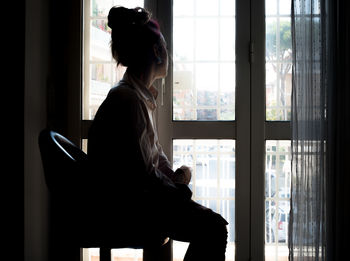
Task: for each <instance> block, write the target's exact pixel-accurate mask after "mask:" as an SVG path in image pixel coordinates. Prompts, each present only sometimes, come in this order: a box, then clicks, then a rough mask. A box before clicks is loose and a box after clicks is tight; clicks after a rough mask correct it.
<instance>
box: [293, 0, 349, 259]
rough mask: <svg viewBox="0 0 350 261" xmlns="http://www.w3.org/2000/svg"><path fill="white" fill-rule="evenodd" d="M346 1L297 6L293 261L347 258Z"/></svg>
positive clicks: (300, 0)
mask: <svg viewBox="0 0 350 261" xmlns="http://www.w3.org/2000/svg"><path fill="white" fill-rule="evenodd" d="M349 3H350V1H348V0H292V12H291V13H292V39H293V82H292V84H293V88H292V121H291V125H292V182H291V183H292V185H291V212H290V222H289V259H290V260H328V261H333V260H348V259H349V253H348V252H349V251H348V247H349V246H350V242H349V238H350V236H349V235H350V222H349V216H350V204H349V201H350V149H349V148H350V37H349V36H350V14H349V10H350V7H349V5H350V4H349Z"/></svg>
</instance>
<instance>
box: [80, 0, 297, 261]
mask: <svg viewBox="0 0 350 261" xmlns="http://www.w3.org/2000/svg"><path fill="white" fill-rule="evenodd" d="M290 1H291V0H265V1H258V0H250V1H244V0H236V1H234V0H200V1H199V0H172V1H171V0H162V1H156V0H145V1H142V0H132V1H130V0H129V1H127V0H124V1H122V0H84V2H83V8H84V23H83V39H84V41H83V43H84V44H83V89H82V90H83V91H82V97H81V98H82V109H81V111H82V115H81V120H82V121H81V122H82V124H81V126H82V128H81V133H80V137H81V139H82V140H83V147H84V148H86V144H87V140H86V138H87V130H88V128H89V124H90V122H91V120H92V119H93V117H94V115H95V113H96V110H97V109H98V107H99V105H100V104H101V102H102V101H103V99H104V98H105V96H106V94H107V92H108V90H109V89H110V88H111V87H112V86H113V85H114V84H115V83H116V82H118V81H119V79H120V78H121V77H122V75H123V73H124V71H125V68H123V67H118V68H117V67H116V64H115V63H114V62H113V60H112V57H111V55H110V48H109V41H110V29H109V28H108V26H107V25H106V16H107V14H108V11H109V9H110V7H111V6H114V5H123V6H126V7H136V6H146V7H147V8H148V9H150V10H151V11H152V13H153V15H154V16H155V17H156V18H157V19H158V20H159V22H160V25H161V28H162V32H163V34H164V36H165V39H166V40H167V42H168V47H169V49H170V52H169V54H170V64H169V75H168V77H167V78H166V79H165V81H164V82H162V81H159V82H157V83H156V85H157V87H158V89H159V90H160V95H159V96H158V99H159V101H158V103H159V106H158V112H157V117H158V119H157V120H158V124H157V125H158V127H159V138H160V141H161V144H162V146H163V149H164V151H165V152H166V154H167V155H168V157H169V158H170V159H172V161H173V167H174V168H176V167H178V166H181V165H182V164H185V165H188V166H190V167H191V168H192V169H193V178H192V182H191V184H190V186H191V188H192V190H193V199H194V200H196V201H198V202H200V203H202V204H203V205H206V206H208V207H210V208H212V209H214V210H215V211H217V212H219V213H221V214H222V215H223V216H224V217H225V218H226V219H227V220H228V222H229V223H230V224H229V226H228V230H229V238H228V247H227V252H226V257H227V260H249V259H250V258H251V259H259V260H261V259H262V257H265V260H271V261H272V260H273V261H277V260H278V261H279V260H287V259H286V258H287V256H288V249H287V244H288V237H287V235H288V221H289V197H290V193H289V190H290V160H291V159H290V123H289V120H290V104H291V102H290V99H291V65H292V64H291V32H290V6H291V2H290ZM173 245H174V251H173V259H174V260H182V258H183V255H184V253H185V251H186V247H187V244H184V243H181V242H174V244H173ZM94 251H95V250H94ZM92 252H93V251H92ZM95 252H96V251H95ZM95 252H94V253H95ZM114 255H115V256H118V255H120V254H118V253H117V252H115V253H114ZM121 255H124V256H125V257H126V256H130V255H132V256H133V258H135V260H136V259H138V258H139V257H140V254H139V253H131V254H130V253H127V254H126V253H124V254H121Z"/></svg>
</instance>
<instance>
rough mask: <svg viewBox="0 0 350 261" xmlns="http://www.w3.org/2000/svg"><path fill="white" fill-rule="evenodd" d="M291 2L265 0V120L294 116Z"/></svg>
mask: <svg viewBox="0 0 350 261" xmlns="http://www.w3.org/2000/svg"><path fill="white" fill-rule="evenodd" d="M290 7H291V1H290V0H268V1H266V17H267V18H266V43H265V44H266V46H265V47H266V57H265V60H266V72H265V73H266V120H268V121H288V120H290V117H291V92H292V40H291V20H290Z"/></svg>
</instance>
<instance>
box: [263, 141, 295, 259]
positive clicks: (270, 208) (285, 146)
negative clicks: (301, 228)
mask: <svg viewBox="0 0 350 261" xmlns="http://www.w3.org/2000/svg"><path fill="white" fill-rule="evenodd" d="M290 189H291V142H290V141H289V140H288V141H286V140H283V141H282V140H277V141H276V140H268V141H266V158H265V260H266V261H284V260H288V224H289V210H290V204H289V201H290Z"/></svg>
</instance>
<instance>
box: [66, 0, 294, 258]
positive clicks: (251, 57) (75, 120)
mask: <svg viewBox="0 0 350 261" xmlns="http://www.w3.org/2000/svg"><path fill="white" fill-rule="evenodd" d="M87 1H88V0H79V1H78V0H76V1H74V3H75V5H76V6H78V3H79V7H80V14H81V15H80V19H82V20H80V23H78V25H77V26H79V28H80V35H79V36H77V37H74V38H73V39H72V42H74V43H75V47H78V48H80V50H81V52H80V53H79V52H74V48H71V51H70V52H69V57H70V60H71V61H72V63H71V64H72V65H71V67H72V68H73V70H72V72H71V73H70V76H71V77H70V79H72V82H71V83H70V84H69V88H68V94H67V96H68V102H67V109H68V111H69V112H70V113H68V122H67V125H68V126H67V130H68V134H67V135H68V136H69V137H70V138H71V139H72V140H73V141H74V142H75V143H76V144H78V145H80V146H81V141H82V139H87V136H88V129H89V127H90V125H91V122H92V120H83V110H82V105H83V102H82V101H83V91H82V88H83V82H84V78H83V77H84V72H83V64H84V55H83V54H84V52H85V50H84V49H83V46H84V44H83V41H84V37H83V29H84V27H85V26H86V25H85V24H84V23H85V19H84V12H85V11H86V10H85V9H84V8H86V7H85V6H86V4H85V3H86V2H87ZM172 2H173V1H172V0H162V1H158V0H145V8H147V9H149V10H151V11H152V13H153V16H155V17H156V18H157V19H158V20H159V21H160V26H161V29H162V32H163V34H164V37H165V39H166V40H167V42H168V47H169V49H170V52H172V48H173V46H172V42H173V41H172V8H171V7H172ZM253 7H254V8H253ZM247 14H249V15H247ZM236 39H240V40H239V41H236V50H240V51H236V102H235V106H236V111H235V115H236V118H235V121H217V122H213V121H208V122H207V121H176V122H174V121H173V119H172V95H171V94H172V91H171V86H172V82H173V75H172V64H171V62H170V63H169V74H168V76H167V77H166V79H165V91H164V92H160V95H159V97H158V102H160V99H162V98H163V103H164V105H163V106H159V107H158V108H159V110H158V111H157V123H158V128H159V139H160V143H161V144H162V146H163V149H164V151H165V153H166V154H167V155H168V158H169V159H172V141H173V139H190V138H195V139H235V140H236V184H239V185H238V186H237V187H236V196H235V199H236V200H235V204H236V206H235V209H236V215H235V218H236V219H235V231H236V235H235V240H236V247H235V249H236V254H235V260H252V259H254V260H264V251H265V219H264V218H260V217H261V216H265V215H264V213H265V187H264V184H265V141H266V140H290V139H291V128H290V122H289V121H266V119H265V112H266V104H265V1H259V0H250V1H239V0H237V1H236ZM78 53H79V54H78ZM78 68H79V69H78ZM77 86H79V88H76V87H77ZM156 86H157V87H158V89H159V90H162V88H163V87H162V82H161V81H157V82H156ZM163 95H164V96H163ZM162 96H163V97H162ZM237 101H239V102H237ZM158 104H160V103H158ZM204 129H205V130H207V131H203V130H204ZM247 130H249V131H247ZM218 131H219V133H218Z"/></svg>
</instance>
